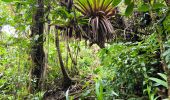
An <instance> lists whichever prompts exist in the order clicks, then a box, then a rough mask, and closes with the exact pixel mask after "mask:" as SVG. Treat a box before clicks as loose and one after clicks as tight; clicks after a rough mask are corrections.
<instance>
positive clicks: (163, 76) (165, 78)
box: [158, 73, 167, 81]
mask: <svg viewBox="0 0 170 100" xmlns="http://www.w3.org/2000/svg"><path fill="white" fill-rule="evenodd" d="M158 75H159V76H161V77H162V78H163V79H164V80H165V81H167V76H166V75H165V74H162V73H158Z"/></svg>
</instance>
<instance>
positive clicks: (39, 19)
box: [30, 0, 46, 92]
mask: <svg viewBox="0 0 170 100" xmlns="http://www.w3.org/2000/svg"><path fill="white" fill-rule="evenodd" d="M35 2H36V5H38V6H36V8H35V13H34V15H33V19H32V22H33V26H32V28H31V45H32V48H31V59H32V63H33V66H32V68H31V73H30V74H31V76H30V77H31V79H32V82H31V84H30V92H35V91H40V90H41V89H42V85H43V76H44V73H45V71H46V68H45V53H44V49H43V41H44V37H43V32H44V1H43V0H36V1H35ZM33 81H34V82H35V83H34V82H33Z"/></svg>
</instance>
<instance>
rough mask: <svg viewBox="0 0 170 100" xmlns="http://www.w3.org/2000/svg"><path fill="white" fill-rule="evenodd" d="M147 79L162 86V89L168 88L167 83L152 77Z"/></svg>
mask: <svg viewBox="0 0 170 100" xmlns="http://www.w3.org/2000/svg"><path fill="white" fill-rule="evenodd" d="M149 79H150V80H152V81H154V82H156V83H158V84H160V85H162V86H164V87H166V88H168V83H167V82H165V81H163V80H160V79H158V78H154V77H151V78H149Z"/></svg>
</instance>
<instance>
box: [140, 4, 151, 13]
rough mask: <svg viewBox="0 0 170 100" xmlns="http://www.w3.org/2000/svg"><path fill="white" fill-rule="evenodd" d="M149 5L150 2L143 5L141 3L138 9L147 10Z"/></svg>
mask: <svg viewBox="0 0 170 100" xmlns="http://www.w3.org/2000/svg"><path fill="white" fill-rule="evenodd" d="M149 9H150V8H149V5H148V4H143V5H140V6H139V8H138V11H141V12H146V11H149Z"/></svg>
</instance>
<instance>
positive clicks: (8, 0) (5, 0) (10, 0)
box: [2, 0, 14, 2]
mask: <svg viewBox="0 0 170 100" xmlns="http://www.w3.org/2000/svg"><path fill="white" fill-rule="evenodd" d="M2 1H4V2H12V1H14V0H2Z"/></svg>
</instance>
